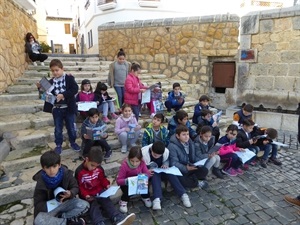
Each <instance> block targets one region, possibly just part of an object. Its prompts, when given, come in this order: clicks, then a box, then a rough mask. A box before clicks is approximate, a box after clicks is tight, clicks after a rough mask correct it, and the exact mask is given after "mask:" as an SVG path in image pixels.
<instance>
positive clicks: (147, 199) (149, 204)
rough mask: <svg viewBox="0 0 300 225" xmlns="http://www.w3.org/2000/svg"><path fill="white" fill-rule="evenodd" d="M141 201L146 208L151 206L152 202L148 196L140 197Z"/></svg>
mask: <svg viewBox="0 0 300 225" xmlns="http://www.w3.org/2000/svg"><path fill="white" fill-rule="evenodd" d="M142 201H143V202H144V204H145V206H146V207H147V208H150V207H151V206H152V202H151V200H150V198H142Z"/></svg>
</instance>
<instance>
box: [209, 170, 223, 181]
mask: <svg viewBox="0 0 300 225" xmlns="http://www.w3.org/2000/svg"><path fill="white" fill-rule="evenodd" d="M211 172H212V173H213V175H215V176H216V177H217V178H220V179H224V176H223V174H222V173H221V171H220V169H219V168H217V167H213V168H212V171H211Z"/></svg>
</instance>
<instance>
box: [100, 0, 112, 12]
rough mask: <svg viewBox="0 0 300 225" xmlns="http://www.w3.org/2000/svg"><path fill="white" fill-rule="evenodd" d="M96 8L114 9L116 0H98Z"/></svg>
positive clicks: (103, 9)
mask: <svg viewBox="0 0 300 225" xmlns="http://www.w3.org/2000/svg"><path fill="white" fill-rule="evenodd" d="M97 5H98V8H99V9H101V10H102V11H105V10H109V9H114V8H116V7H117V1H116V0H98V3H97Z"/></svg>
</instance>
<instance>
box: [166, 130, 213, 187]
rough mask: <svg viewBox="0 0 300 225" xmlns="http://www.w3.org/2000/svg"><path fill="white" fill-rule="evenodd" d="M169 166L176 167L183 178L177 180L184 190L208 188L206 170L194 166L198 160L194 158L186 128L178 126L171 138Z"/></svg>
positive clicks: (192, 146)
mask: <svg viewBox="0 0 300 225" xmlns="http://www.w3.org/2000/svg"><path fill="white" fill-rule="evenodd" d="M168 148H169V149H170V165H171V166H176V167H177V168H178V169H179V170H180V172H181V173H182V175H183V176H179V177H178V179H179V181H180V182H181V184H182V185H183V186H184V187H186V188H195V187H200V188H202V189H206V188H207V187H208V183H207V181H205V178H206V176H207V174H208V169H207V168H206V167H204V166H194V165H193V164H194V163H196V162H198V161H199V160H200V158H198V157H197V156H196V152H195V145H194V142H193V141H192V140H191V139H190V136H189V129H188V128H187V127H186V126H183V125H179V126H178V127H177V128H176V133H175V134H174V135H173V136H172V137H171V139H170V144H169V145H168Z"/></svg>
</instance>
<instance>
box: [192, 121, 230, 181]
mask: <svg viewBox="0 0 300 225" xmlns="http://www.w3.org/2000/svg"><path fill="white" fill-rule="evenodd" d="M214 143H215V137H214V136H212V130H211V128H210V127H209V126H203V127H202V128H201V129H199V131H198V136H197V137H196V139H195V151H196V155H197V157H199V158H200V160H201V159H205V158H207V160H206V162H205V164H204V166H205V167H206V168H207V169H208V170H210V169H211V168H212V173H213V174H214V175H215V176H216V177H218V178H220V179H224V176H223V174H222V172H221V171H220V169H219V166H220V160H221V159H220V156H219V151H211V150H212V147H213V146H214Z"/></svg>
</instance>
